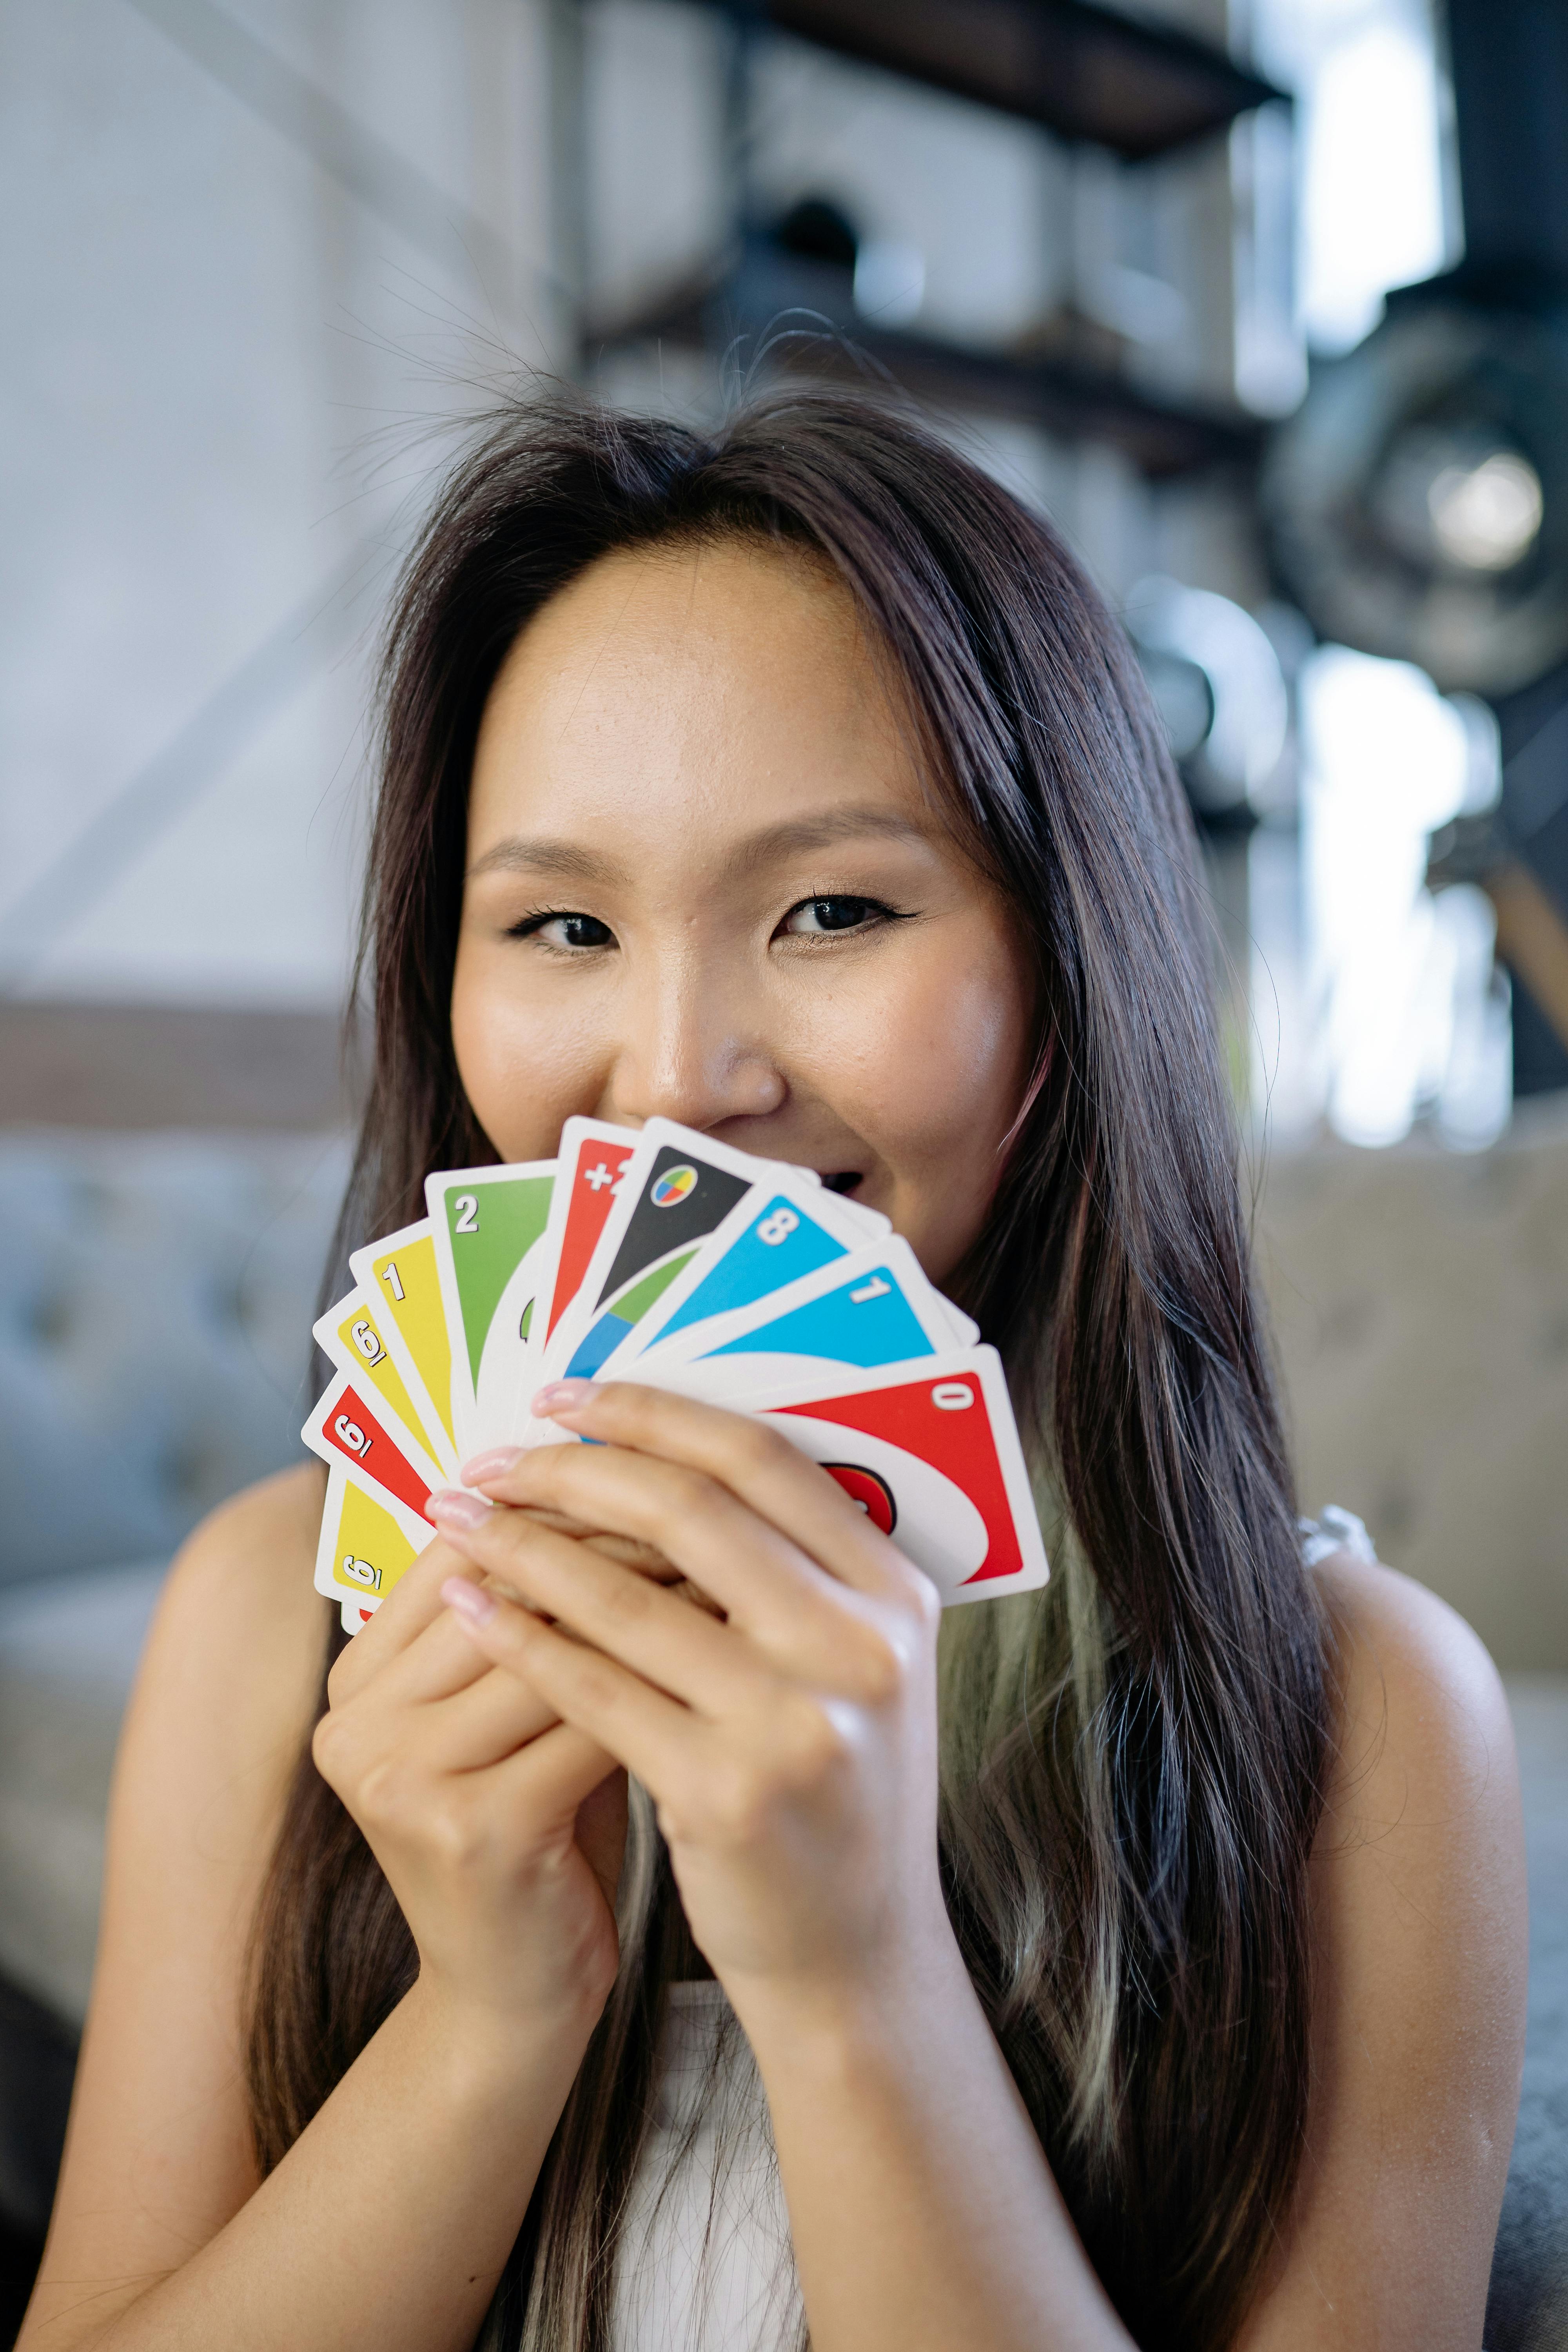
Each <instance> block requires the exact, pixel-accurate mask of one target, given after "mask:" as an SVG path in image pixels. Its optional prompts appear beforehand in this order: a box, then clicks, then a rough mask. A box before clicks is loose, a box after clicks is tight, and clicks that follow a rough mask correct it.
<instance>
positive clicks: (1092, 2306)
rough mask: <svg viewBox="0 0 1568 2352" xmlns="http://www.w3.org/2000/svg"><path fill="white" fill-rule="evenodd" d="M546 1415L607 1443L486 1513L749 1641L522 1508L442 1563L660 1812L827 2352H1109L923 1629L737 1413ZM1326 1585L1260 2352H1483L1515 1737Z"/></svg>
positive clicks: (507, 1645)
mask: <svg viewBox="0 0 1568 2352" xmlns="http://www.w3.org/2000/svg"><path fill="white" fill-rule="evenodd" d="M554 1410H555V1411H556V1412H557V1414H558V1417H559V1418H561V1419H563V1421H565V1422H566V1423H567V1425H568V1426H570V1427H573V1428H575V1429H578V1430H580V1431H582V1432H583V1433H584V1434H589V1435H592V1436H594V1437H595V1438H596V1439H598V1440H600V1441H601V1442H600V1443H599V1444H596V1445H595V1446H592V1447H582V1448H576V1447H571V1448H545V1449H541V1450H539V1451H535V1452H531V1453H529V1454H525V1455H523V1456H522V1457H521V1461H520V1462H519V1463H517V1464H516V1465H515V1466H513V1467H510V1468H508V1467H498V1470H497V1474H496V1475H493V1476H492V1475H487V1476H486V1477H485V1478H484V1480H483V1484H484V1486H485V1489H486V1491H487V1492H488V1493H489V1494H491V1495H492V1496H494V1497H495V1498H496V1499H497V1500H499V1501H501V1502H503V1503H504V1502H509V1501H510V1502H512V1503H528V1504H531V1505H537V1504H539V1503H541V1502H544V1501H549V1502H551V1503H552V1504H553V1505H554V1506H555V1507H558V1508H561V1509H564V1510H567V1511H570V1512H573V1513H574V1514H575V1516H577V1517H579V1518H581V1519H583V1520H584V1521H589V1522H592V1523H593V1524H595V1525H599V1526H606V1527H613V1528H617V1529H620V1530H622V1531H624V1532H626V1534H628V1535H636V1536H637V1537H640V1538H643V1539H644V1540H647V1541H649V1542H651V1543H654V1544H656V1545H657V1546H658V1547H659V1548H660V1549H663V1550H664V1551H665V1552H667V1553H668V1555H669V1557H670V1558H671V1559H675V1560H676V1561H678V1562H679V1565H680V1566H682V1567H683V1568H684V1569H685V1570H687V1572H688V1574H689V1576H690V1577H691V1578H692V1579H693V1580H694V1581H695V1582H696V1583H698V1584H699V1585H701V1586H703V1587H705V1588H706V1589H707V1590H708V1591H710V1592H711V1593H712V1595H713V1597H714V1598H715V1599H716V1600H718V1601H720V1602H721V1605H722V1606H723V1607H724V1608H725V1610H726V1611H727V1612H728V1622H727V1624H726V1625H725V1626H724V1627H723V1628H719V1627H714V1626H712V1625H710V1624H707V1625H705V1624H702V1623H701V1622H699V1621H698V1619H697V1617H696V1613H695V1612H692V1611H690V1610H689V1607H688V1606H687V1604H685V1603H684V1602H682V1601H680V1600H679V1599H678V1598H677V1597H675V1596H672V1595H670V1594H668V1593H659V1592H657V1591H652V1590H651V1589H650V1588H648V1587H647V1586H646V1585H643V1586H641V1587H640V1588H639V1587H637V1586H635V1585H634V1584H633V1583H632V1582H631V1581H629V1580H626V1578H625V1577H624V1576H623V1575H621V1574H620V1572H619V1571H617V1570H616V1569H615V1568H613V1567H611V1566H607V1565H606V1566H599V1565H595V1566H593V1567H591V1568H589V1569H588V1570H587V1572H586V1573H584V1563H583V1562H582V1560H581V1556H580V1555H578V1556H577V1558H576V1559H569V1558H568V1557H567V1555H566V1554H565V1552H564V1551H563V1549H561V1548H560V1546H559V1545H558V1544H557V1543H555V1542H554V1541H553V1540H552V1538H548V1537H543V1536H541V1535H540V1534H539V1532H538V1531H537V1530H536V1529H535V1528H531V1526H530V1525H529V1523H528V1522H527V1520H526V1519H525V1518H524V1517H523V1516H522V1515H521V1513H520V1512H519V1511H516V1510H510V1511H509V1510H505V1509H502V1510H498V1511H493V1512H489V1513H484V1514H480V1515H477V1516H476V1517H475V1518H474V1520H473V1523H472V1524H471V1526H470V1527H469V1528H468V1530H467V1532H462V1531H460V1529H459V1528H458V1522H457V1521H456V1520H454V1522H453V1524H454V1534H455V1539H456V1540H457V1541H458V1543H459V1544H460V1545H461V1546H462V1548H463V1549H465V1550H467V1551H468V1554H469V1556H470V1557H471V1558H473V1559H476V1560H477V1561H478V1562H479V1564H480V1565H481V1566H483V1567H485V1568H487V1569H489V1570H491V1571H493V1572H494V1573H495V1574H496V1575H497V1576H498V1577H499V1578H500V1579H501V1580H504V1581H505V1582H506V1583H508V1584H510V1586H512V1587H513V1588H514V1589H517V1590H520V1591H522V1592H523V1593H524V1594H525V1595H526V1596H527V1598H528V1599H529V1600H530V1601H531V1602H533V1603H534V1605H535V1606H536V1607H538V1608H540V1609H542V1610H543V1611H545V1612H547V1613H548V1614H550V1615H552V1616H556V1617H558V1618H560V1619H561V1620H562V1621H563V1622H565V1623H567V1624H569V1625H570V1626H571V1627H572V1628H573V1630H574V1632H575V1633H577V1634H578V1635H579V1636H580V1637H581V1640H580V1641H578V1642H568V1641H566V1640H563V1638H562V1636H561V1634H560V1633H555V1632H552V1631H551V1630H550V1629H549V1628H548V1627H547V1626H546V1625H544V1624H542V1622H540V1621H539V1619H537V1618H534V1617H531V1616H529V1615H527V1614H526V1613H525V1612H522V1611H521V1610H517V1609H514V1608H511V1607H510V1606H508V1605H507V1604H506V1603H505V1602H504V1601H497V1600H495V1599H494V1598H493V1597H492V1598H491V1599H490V1600H489V1601H488V1602H487V1603H486V1604H484V1614H483V1616H482V1618H478V1617H477V1616H476V1612H475V1611H474V1609H473V1606H472V1604H470V1606H469V1609H468V1614H469V1615H470V1617H475V1619H476V1622H474V1633H473V1638H474V1639H475V1640H476V1642H477V1643H480V1644H481V1645H482V1646H483V1648H484V1650H485V1653H486V1654H487V1655H489V1656H490V1657H491V1658H494V1659H496V1660H497V1661H498V1662H504V1663H508V1664H510V1665H511V1667H512V1670H513V1671H514V1672H515V1673H516V1674H517V1675H518V1676H519V1678H520V1679H521V1680H523V1681H526V1682H529V1683H530V1684H531V1685H532V1686H534V1687H536V1688H537V1689H538V1690H539V1692H540V1693H541V1695H542V1696H543V1697H545V1698H547V1699H548V1701H549V1703H550V1704H551V1705H552V1706H554V1707H556V1708H557V1709H558V1710H559V1712H560V1713H561V1715H562V1716H563V1718H564V1719H565V1720H566V1721H568V1722H574V1723H576V1724H578V1725H579V1726H581V1727H584V1729H586V1730H589V1731H590V1732H591V1733H592V1734H593V1736H594V1737H595V1738H598V1739H600V1740H601V1741H602V1743H603V1745H604V1746H605V1748H608V1749H610V1750H612V1751H613V1752H615V1753H616V1754H618V1755H620V1756H621V1757H622V1758H623V1759H624V1760H625V1761H626V1763H627V1764H628V1765H629V1766H630V1768H631V1769H633V1770H634V1771H636V1772H637V1774H638V1776H639V1778H641V1779H642V1780H644V1781H645V1782H646V1783H647V1786H648V1787H649V1788H650V1790H652V1791H653V1793H654V1795H655V1797H656V1799H657V1800H658V1805H659V1816H660V1822H661V1826H662V1827H663V1828H664V1830H665V1832H666V1835H667V1836H668V1839H669V1841H670V1847H671V1854H672V1859H673V1861H674V1864H675V1869H676V1873H677V1876H678V1878H679V1883H680V1887H681V1893H682V1896H683V1899H684V1901H685V1904H686V1908H687V1913H688V1916H689V1920H690V1922H691V1926H692V1929H693V1932H694V1934H695V1936H696V1937H697V1940H698V1943H699V1945H700V1947H701V1948H702V1949H703V1950H704V1952H705V1953H706V1954H707V1957H708V1958H709V1959H710V1962H711V1963H712V1966H713V1968H714V1971H715V1973H716V1974H717V1975H718V1977H719V1978H720V1979H721V1981H722V1982H723V1984H724V1985H725V1988H726V1990H728V1991H729V1993H730V1996H731V2000H732V2002H733V2003H734V2006H735V2009H736V2011H737V2013H738V2014H739V2016H740V2018H741V2021H742V2024H743V2025H744V2027H745V2029H746V2032H747V2034H748V2036H749V2038H750V2040H751V2042H752V2048H753V2050H754V2052H755V2053H756V2056H757V2060H758V2063H759V2066H760V2069H761V2072H762V2076H763V2084H764V2087H765V2089H766V2091H767V2095H768V2101H769V2106H770V2111H771V2114H772V2117H773V2130H774V2135H775V2139H776V2143H777V2147H778V2152H779V2160H780V2167H781V2170H782V2173H783V2177H784V2189H785V2193H786V2197H787V2200H788V2204H789V2211H790V2221H791V2228H792V2233H793V2236H794V2240H795V2255H796V2261H797V2264H798V2267H799V2271H800V2275H801V2281H802V2285H803V2289H804V2292H805V2303H806V2309H807V2314H808V2316H809V2319H810V2323H811V2331H812V2340H813V2344H814V2346H815V2347H816V2352H952V2347H954V2346H955V2345H959V2344H962V2345H963V2347H965V2352H1126V2347H1127V2346H1128V2343H1129V2338H1128V2336H1127V2335H1126V2332H1125V2331H1124V2329H1123V2328H1122V2327H1121V2323H1120V2321H1119V2320H1118V2319H1117V2317H1116V2315H1115V2314H1114V2312H1113V2310H1112V2309H1111V2307H1110V2302H1109V2299H1108V2298H1107V2296H1106V2294H1104V2292H1103V2290H1102V2288H1101V2287H1100V2283H1099V2281H1098V2279H1097V2278H1096V2277H1095V2275H1094V2273H1093V2272H1092V2270H1091V2269H1090V2267H1089V2263H1088V2261H1087V2259H1086V2258H1085V2256H1084V2254H1083V2252H1082V2251H1081V2248H1080V2247H1079V2242H1078V2240H1077V2237H1076V2234H1075V2232H1074V2231H1073V2229H1072V2225H1071V2222H1070V2220H1069V2218H1068V2215H1067V2213H1066V2210H1065V2209H1064V2207H1063V2204H1062V2201H1061V2199H1060V2197H1059V2194H1058V2190H1057V2188H1056V2185H1055V2182H1054V2180H1053V2179H1052V2176H1051V2174H1050V2171H1049V2168H1048V2167H1047V2163H1046V2160H1045V2158H1044V2156H1043V2154H1042V2151H1041V2149H1040V2147H1039V2144H1038V2142H1037V2139H1036V2137H1035V2136H1034V2133H1033V2131H1032V2129H1031V2127H1030V2126H1029V2123H1028V2120H1027V2117H1026V2114H1025V2112H1024V2110H1023V2107H1022V2105H1021V2103H1020V2101H1019V2099H1018V2097H1017V2095H1016V2090H1015V2089H1014V2086H1013V2084H1012V2081H1011V2078H1010V2076H1009V2075H1008V2073H1007V2070H1006V2067H1005V2064H1004V2063H1003V2060H1002V2058H1001V2054H1000V2053H999V2051H998V2050H997V2048H996V2045H995V2042H994V2039H993V2037H992V2035H991V2033H990V2031H989V2028H988V2026H987V2024H986V2021H985V2020H984V2015H983V2013H982V2011H981V2010H980V2007H979V2004H978V2002H977V2000H975V1997H974V1994H973V1989H972V1988H971V1986H970V1983H969V1979H968V1977H967V1974H966V1972H965V1970H964V1968H963V1960H962V1957H961V1955H960V1954H959V1952H958V1949H957V1947H956V1944H955V1942H954V1939H953V1937H952V1933H951V1929H950V1928H949V1927H948V1924H947V1920H946V1916H945V1913H944V1912H943V1910H942V1905H941V1901H940V1895H939V1894H938V1893H936V1892H934V1890H935V1888H936V1872H935V1853H936V1827H935V1805H934V1748H935V1706H934V1681H933V1675H932V1646H933V1645H932V1640H931V1635H932V1631H933V1627H932V1620H931V1596H930V1595H929V1593H928V1595H927V1607H926V1609H925V1610H924V1611H922V1610H921V1607H920V1605H919V1604H918V1601H917V1597H916V1593H915V1590H914V1587H915V1584H916V1583H917V1582H918V1581H919V1580H916V1579H914V1575H913V1571H911V1570H908V1569H907V1566H906V1565H905V1564H903V1563H902V1562H900V1560H899V1558H898V1555H897V1554H896V1553H895V1552H894V1551H893V1549H892V1547H891V1546H889V1545H887V1544H886V1543H885V1541H884V1539H883V1538H880V1537H879V1536H878V1535H877V1533H876V1531H875V1530H874V1529H873V1528H869V1527H868V1524H867V1522H866V1521H865V1520H864V1518H863V1517H860V1516H859V1515H858V1514H856V1513H855V1512H853V1510H852V1509H849V1508H848V1507H847V1506H846V1504H845V1501H844V1498H843V1497H842V1496H839V1495H838V1494H837V1490H836V1489H833V1488H831V1487H830V1486H829V1484H828V1482H827V1481H826V1478H825V1477H824V1476H823V1475H822V1474H821V1473H820V1472H817V1471H816V1470H815V1469H814V1468H813V1466H812V1465H809V1464H805V1463H804V1462H803V1460H802V1458H801V1457H800V1456H799V1455H798V1454H795V1453H794V1451H793V1449H791V1448H789V1447H787V1446H784V1445H783V1444H780V1443H778V1442H777V1441H773V1444H772V1446H771V1447H770V1442H769V1441H768V1440H767V1439H766V1438H765V1437H764V1436H763V1434H762V1433H760V1432H758V1431H757V1430H756V1429H755V1427H754V1426H753V1427H752V1428H750V1429H748V1428H747V1426H746V1424H745V1423H742V1422H741V1421H740V1420H739V1419H738V1418H737V1417H735V1416H733V1415H729V1414H721V1413H718V1412H713V1411H711V1410H710V1409H709V1408H706V1407H700V1406H694V1405H691V1404H690V1403H689V1402H686V1401H684V1400H680V1399H676V1398H670V1397H658V1396H656V1395H655V1393H654V1392H653V1391H646V1390H645V1391H638V1390H636V1389H633V1388H618V1389H617V1388H608V1387H607V1388H605V1389H604V1390H603V1391H596V1392H595V1393H594V1394H593V1395H592V1397H591V1398H590V1399H589V1400H588V1401H587V1402H576V1403H575V1404H574V1405H573V1406H571V1407H566V1406H564V1405H557V1406H556V1407H555V1408H554ZM786 1530H787V1533H786ZM1330 1582H1331V1590H1332V1591H1333V1593H1334V1595H1335V1598H1336V1601H1337V1602H1338V1604H1339V1610H1340V1614H1341V1616H1342V1620H1343V1622H1344V1629H1345V1639H1346V1664H1347V1670H1348V1671H1347V1680H1346V1686H1345V1692H1344V1708H1343V1713H1342V1723H1341V1727H1340V1735H1339V1749H1340V1766H1339V1770H1338V1773H1337V1776H1336V1779H1335V1781H1334V1784H1333V1788H1332V1791H1331V1804H1330V1810H1329V1814H1328V1817H1327V1820H1326V1822H1325V1825H1324V1830H1323V1833H1322V1837H1321V1841H1320V1848H1319V1852H1318V1854H1317V1856H1316V1857H1315V1865H1314V1868H1315V1891H1316V1915H1315V1925H1316V1941H1317V1947H1318V1957H1319V1961H1320V1971H1319V1982H1318V1984H1317V1986H1316V1987H1315V1994H1314V2027H1315V2032H1316V2037H1317V2043H1318V2052H1317V2058H1316V2063H1315V2076H1314V2083H1313V2087H1312V2094H1311V2105H1310V2148H1309V2153H1308V2162H1307V2168H1306V2172H1305V2175H1304V2178H1303V2180H1302V2184H1301V2189H1300V2196H1299V2198H1298V2200H1297V2206H1298V2210H1297V2211H1296V2213H1295V2215H1294V2216H1289V2215H1282V2216H1280V2234H1281V2256H1280V2262H1279V2269H1278V2273H1277V2275H1276V2277H1275V2278H1274V2279H1273V2280H1272V2281H1270V2282H1269V2283H1268V2291H1267V2293H1266V2297H1265V2299H1263V2300H1262V2301H1260V2303H1259V2305H1258V2310H1257V2311H1256V2313H1255V2314H1254V2315H1253V2317H1252V2319H1251V2320H1250V2322H1249V2323H1248V2326H1247V2333H1246V2336H1245V2344H1246V2352H1318V2347H1322V2352H1328V2347H1333V2352H1373V2347H1377V2352H1394V2347H1407V2352H1439V2347H1451V2352H1476V2347H1477V2345H1478V2344H1479V2329H1480V2313H1481V2309H1482V2305H1483V2304H1484V2299H1485V2293H1486V2284H1487V2275H1488V2268H1489V2258H1490V2251H1491V2240H1492V2236H1493V2233H1494V2231H1495V2228H1496V2222H1497V2214H1498V2209H1499V2202H1500V2195H1501V2187H1502V2180H1503V2176H1504V2173H1505V2171H1506V2168H1507V2162H1508V2150H1509V2145H1510V2139H1511V2136H1512V2128H1513V2116H1514V2110H1515V2106H1516V2105H1517V2099H1518V2090H1519V2065H1520V2050H1521V2031H1522V1999H1523V1959H1524V1933H1523V1897H1522V1873H1521V1837H1520V1828H1519V1812H1518V1799H1517V1789H1516V1784H1515V1778H1514V1767H1513V1757H1512V1745H1511V1740H1510V1734H1509V1727H1508V1719H1507V1714H1506V1709H1505V1708H1504V1706H1503V1702H1502V1698H1501V1694H1500V1688H1499V1685H1498V1682H1497V1677H1496V1675H1495V1674H1494V1673H1493V1671H1492V1669H1491V1667H1490V1664H1489V1661H1488V1660H1487V1658H1486V1655H1485V1653H1484V1652H1483V1651H1482V1650H1481V1648H1480V1645H1479V1643H1477V1642H1476V1641H1475V1639H1474V1637H1473V1635H1471V1634H1470V1633H1468V1630H1467V1629H1466V1628H1465V1627H1464V1626H1463V1625H1462V1624H1460V1622H1459V1621H1458V1619H1456V1618H1455V1617H1453V1615H1452V1613H1451V1612H1448V1611H1447V1610H1446V1609H1444V1608H1443V1606H1442V1604H1441V1603H1439V1602H1437V1601H1435V1600H1433V1599H1432V1597H1431V1596H1430V1595H1429V1594H1426V1593H1424V1592H1422V1591H1420V1589H1419V1588H1418V1587H1415V1586H1413V1585H1410V1584H1408V1583H1407V1582H1406V1581H1405V1580H1404V1579H1402V1578H1397V1577H1393V1576H1390V1575H1389V1574H1388V1573H1387V1572H1386V1571H1383V1570H1377V1571H1364V1572H1360V1571H1356V1570H1353V1568H1352V1567H1350V1566H1349V1565H1348V1564H1344V1563H1342V1564H1341V1567H1340V1569H1339V1570H1337V1571H1336V1572H1335V1575H1334V1577H1333V1578H1332V1579H1331V1580H1330ZM584 1643H587V1644H591V1645H592V1646H588V1647H585V1646H584Z"/></svg>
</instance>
